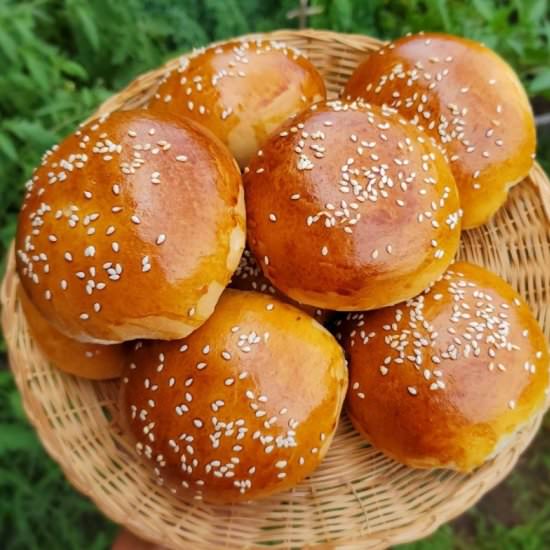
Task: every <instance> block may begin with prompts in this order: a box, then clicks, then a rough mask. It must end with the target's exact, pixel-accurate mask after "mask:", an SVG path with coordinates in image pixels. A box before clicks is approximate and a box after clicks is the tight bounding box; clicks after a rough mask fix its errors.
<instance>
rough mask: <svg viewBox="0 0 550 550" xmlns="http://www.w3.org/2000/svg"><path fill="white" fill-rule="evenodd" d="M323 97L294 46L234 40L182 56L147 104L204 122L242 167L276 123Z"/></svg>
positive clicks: (322, 89) (317, 78)
mask: <svg viewBox="0 0 550 550" xmlns="http://www.w3.org/2000/svg"><path fill="white" fill-rule="evenodd" d="M325 97H326V91H325V84H324V82H323V79H322V77H321V75H320V74H319V73H318V72H317V70H316V69H315V67H314V66H313V65H312V64H311V63H310V62H309V61H308V60H307V58H306V57H305V56H304V55H302V54H301V53H300V52H298V51H297V50H296V49H294V48H291V47H289V46H286V45H284V44H280V43H277V42H272V41H266V40H261V39H258V40H236V41H231V42H226V43H224V44H218V45H214V46H211V47H209V48H207V49H202V50H198V51H197V52H195V53H194V54H193V55H191V56H190V57H187V58H182V61H181V64H180V66H179V67H178V68H177V69H174V70H172V71H170V72H168V73H167V74H166V75H165V77H164V79H163V81H162V82H161V84H160V86H159V88H158V90H157V93H156V95H155V97H154V98H153V100H152V101H151V102H150V105H149V109H150V110H152V111H155V112H156V111H169V112H176V113H181V114H182V115H185V117H187V118H190V119H192V120H194V121H195V122H198V123H200V124H202V125H204V126H206V127H207V128H209V129H210V130H211V131H212V132H213V133H214V134H216V136H218V137H219V138H220V139H221V140H222V141H223V142H224V143H225V144H227V146H228V147H229V149H230V150H231V152H232V153H233V155H234V156H235V158H236V159H237V160H238V162H239V164H240V165H241V167H243V168H244V167H245V166H246V165H247V164H248V161H249V159H250V157H251V156H252V155H253V154H254V153H255V152H256V150H257V149H259V148H260V147H261V145H262V143H263V142H264V141H265V139H266V138H267V136H268V135H269V134H270V133H271V132H273V131H274V130H275V129H276V128H277V127H278V126H279V125H280V124H282V123H283V122H285V121H286V120H287V118H289V117H290V116H292V115H294V114H296V113H299V112H300V111H302V110H303V109H305V108H307V107H309V105H311V104H312V103H314V102H316V101H320V100H322V99H325Z"/></svg>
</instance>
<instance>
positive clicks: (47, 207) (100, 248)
mask: <svg viewBox="0 0 550 550" xmlns="http://www.w3.org/2000/svg"><path fill="white" fill-rule="evenodd" d="M243 198H244V197H243V191H242V185H241V178H240V173H239V170H238V167H237V165H236V163H235V161H234V159H233V158H232V157H231V155H230V153H229V151H227V149H226V148H225V147H224V145H223V144H222V143H220V142H219V141H218V140H217V139H216V138H215V137H214V136H212V135H211V134H209V133H207V131H206V130H203V129H202V128H201V127H199V126H198V125H195V124H194V123H193V122H189V121H185V120H183V119H180V118H177V117H175V116H173V115H168V114H157V115H155V116H152V115H151V114H149V113H147V112H146V111H127V112H115V113H112V114H111V115H110V116H108V117H104V118H101V119H98V120H96V121H93V122H90V123H88V124H86V125H85V126H83V127H81V128H80V129H79V130H78V131H77V132H75V133H74V134H72V135H71V136H69V137H68V138H67V139H65V141H63V142H62V143H61V144H60V145H59V146H55V147H54V148H53V149H52V150H51V151H49V152H47V153H46V155H45V156H44V158H43V161H42V164H41V165H40V166H39V168H38V169H37V170H36V171H35V173H34V175H33V177H32V179H31V180H30V181H29V182H28V184H27V194H26V196H25V199H24V202H23V206H22V209H21V213H20V216H19V224H18V228H17V237H16V251H17V271H18V274H19V277H20V279H21V283H22V285H23V287H24V289H25V292H26V293H27V295H28V296H29V298H30V299H31V301H32V302H33V304H34V305H35V306H36V307H37V309H38V310H39V311H40V312H41V314H42V315H43V316H44V317H45V318H46V320H47V321H48V322H50V323H53V324H54V325H55V326H56V327H57V328H58V329H59V330H60V331H62V332H63V333H64V334H65V335H67V336H69V337H71V338H74V339H77V340H79V341H82V342H95V343H102V344H107V343H116V342H122V341H125V340H133V339H136V338H159V339H171V338H179V337H182V336H185V335H187V334H189V333H190V332H191V331H192V330H194V329H195V328H197V327H198V326H200V325H201V324H202V323H203V322H204V320H205V319H206V318H208V316H209V315H210V314H211V313H212V311H213V309H214V306H215V304H216V301H217V299H218V298H219V296H220V294H221V292H222V291H223V289H224V288H225V286H226V285H227V284H228V283H229V279H230V277H231V275H232V273H233V271H234V270H235V269H236V267H237V265H238V263H239V258H240V256H241V253H242V250H243V248H244V241H245V229H244V228H245V221H244V215H245V212H244V201H243Z"/></svg>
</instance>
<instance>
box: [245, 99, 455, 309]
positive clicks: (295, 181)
mask: <svg viewBox="0 0 550 550" xmlns="http://www.w3.org/2000/svg"><path fill="white" fill-rule="evenodd" d="M244 184H245V194H246V208H247V218H248V244H249V246H250V248H251V249H252V251H253V253H254V255H255V256H256V257H257V258H261V267H262V270H263V272H264V274H265V275H266V276H267V278H268V279H269V280H270V281H271V282H272V283H273V285H274V286H275V287H277V288H278V289H280V290H281V291H282V292H284V293H285V294H287V295H288V296H290V297H291V298H292V299H293V300H296V301H297V302H300V303H304V304H308V305H312V306H315V307H319V308H325V309H333V310H343V311H346V310H360V309H375V308H379V307H382V306H385V305H388V304H392V303H396V302H399V301H401V300H403V299H407V298H410V297H411V296H414V295H415V294H417V293H418V292H420V291H421V290H422V289H424V288H426V286H428V284H429V283H430V282H432V281H433V280H434V279H436V278H437V277H438V276H439V275H441V274H442V273H443V272H444V271H445V269H446V268H447V266H448V265H449V263H450V262H451V261H452V259H453V257H454V255H455V253H456V251H457V248H458V245H459V239H460V216H461V210H460V206H459V202H458V194H457V190H456V186H455V182H454V179H453V176H452V174H451V172H450V170H449V168H448V166H447V164H446V163H445V162H444V160H443V157H442V155H441V154H440V153H439V151H438V149H437V148H436V147H435V146H434V145H433V144H432V142H431V141H430V139H429V138H427V137H425V136H424V135H423V134H422V133H420V132H419V131H418V130H417V129H416V128H414V127H413V126H412V125H410V124H408V123H406V122H405V121H404V120H402V119H400V118H398V117H396V116H395V115H394V113H393V112H392V111H390V110H387V109H380V108H378V107H371V106H369V105H366V104H358V103H351V104H346V103H341V102H338V101H331V102H327V103H318V104H316V105H314V106H312V107H311V108H310V109H309V110H308V111H307V112H304V113H302V114H301V115H299V116H298V117H296V118H295V119H294V120H293V121H292V122H290V123H289V124H288V125H287V126H285V127H284V128H283V129H282V130H281V131H280V133H278V134H277V135H274V136H272V137H271V138H270V139H269V140H268V142H267V143H266V144H265V145H264V147H263V149H262V150H261V151H260V152H259V153H258V155H257V156H255V157H254V159H253V160H252V162H251V164H250V167H249V169H247V170H246V171H245V175H244ZM381 289H383V290H382V291H381Z"/></svg>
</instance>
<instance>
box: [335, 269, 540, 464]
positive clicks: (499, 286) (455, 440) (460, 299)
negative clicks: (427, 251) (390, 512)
mask: <svg viewBox="0 0 550 550" xmlns="http://www.w3.org/2000/svg"><path fill="white" fill-rule="evenodd" d="M339 330H340V331H341V332H340V334H339V336H340V337H342V338H343V343H344V347H345V349H346V351H347V353H348V357H349V361H350V388H349V391H348V398H347V407H348V413H349V416H350V418H351V420H352V422H353V425H354V426H355V427H356V428H357V429H358V430H359V431H360V432H361V433H363V434H364V435H365V436H366V437H367V438H368V439H369V440H370V442H371V443H372V444H373V445H374V446H376V447H378V448H379V449H380V450H382V451H383V452H385V453H387V454H388V455H390V456H392V457H393V458H395V459H396V460H398V461H399V462H403V463H404V464H408V465H409V466H413V467H417V468H451V469H454V470H461V471H465V472H467V471H470V470H472V469H473V468H475V467H477V466H480V465H481V464H482V463H483V462H484V461H485V460H487V459H488V458H490V457H491V456H493V455H495V454H496V453H498V452H499V451H501V450H502V449H503V448H505V447H506V445H507V444H508V443H509V442H510V441H511V440H512V437H513V435H514V433H515V432H516V431H517V430H519V429H520V428H521V427H522V426H524V425H525V424H526V423H527V422H528V421H529V420H530V419H531V418H532V416H533V415H534V414H535V413H536V412H538V411H539V410H540V409H541V407H542V405H543V403H544V400H545V394H546V392H547V388H548V367H549V356H548V345H547V342H546V339H545V337H544V334H543V333H542V331H541V329H540V328H539V326H538V324H537V321H536V320H535V319H534V317H533V315H532V314H531V312H530V310H529V307H528V306H527V304H526V303H525V302H524V301H523V300H522V299H521V298H520V297H519V295H518V294H517V293H516V292H515V291H514V290H513V289H512V287H510V286H509V285H508V284H507V283H506V282H505V281H504V280H502V279H501V278H500V277H498V276H497V275H494V274H493V273H490V272H489V271H486V270H485V269H482V268H481V267H478V266H475V265H473V264H469V263H457V264H455V265H453V266H452V267H451V268H450V269H449V270H448V271H447V272H446V273H445V275H444V276H443V277H442V278H441V279H440V280H439V281H437V282H436V283H435V284H434V285H432V286H431V287H430V288H428V289H427V290H426V291H425V292H424V293H422V294H420V295H419V296H417V297H416V298H413V299H412V300H409V301H408V302H406V303H402V304H398V305H396V306H393V307H389V308H386V309H382V310H379V311H374V312H369V313H351V314H348V316H347V320H346V321H344V322H343V324H342V326H341V327H340V329H339Z"/></svg>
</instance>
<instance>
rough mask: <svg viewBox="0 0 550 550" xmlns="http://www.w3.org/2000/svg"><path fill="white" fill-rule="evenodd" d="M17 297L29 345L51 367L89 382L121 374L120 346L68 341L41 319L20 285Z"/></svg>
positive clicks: (123, 359) (122, 354) (122, 351)
mask: <svg viewBox="0 0 550 550" xmlns="http://www.w3.org/2000/svg"><path fill="white" fill-rule="evenodd" d="M17 296H18V298H19V302H20V304H21V307H22V309H23V313H24V314H25V319H26V321H27V326H28V327H29V332H30V334H31V336H32V339H33V342H34V343H35V344H36V345H37V346H38V347H39V348H40V350H41V351H42V353H43V354H44V356H45V357H46V359H47V360H48V361H49V362H50V363H51V364H52V365H53V366H54V367H57V368H58V369H59V370H62V371H64V372H67V373H69V374H74V375H76V376H80V377H82V378H88V379H90V380H108V379H110V378H118V377H119V376H120V375H121V374H122V370H123V369H124V365H125V363H126V350H125V348H124V346H123V345H121V344H114V345H112V346H102V345H100V344H83V343H82V342H78V341H76V340H72V339H71V338H68V337H67V336H65V335H64V334H62V333H61V332H59V331H58V330H57V329H56V328H55V327H53V326H52V325H51V324H50V323H48V322H47V321H46V320H45V319H44V317H42V314H41V313H40V312H39V311H38V310H37V309H36V308H35V307H34V305H33V304H32V302H31V301H30V300H29V299H28V297H27V295H26V294H25V292H24V291H23V289H22V288H21V286H20V285H18V289H17Z"/></svg>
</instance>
